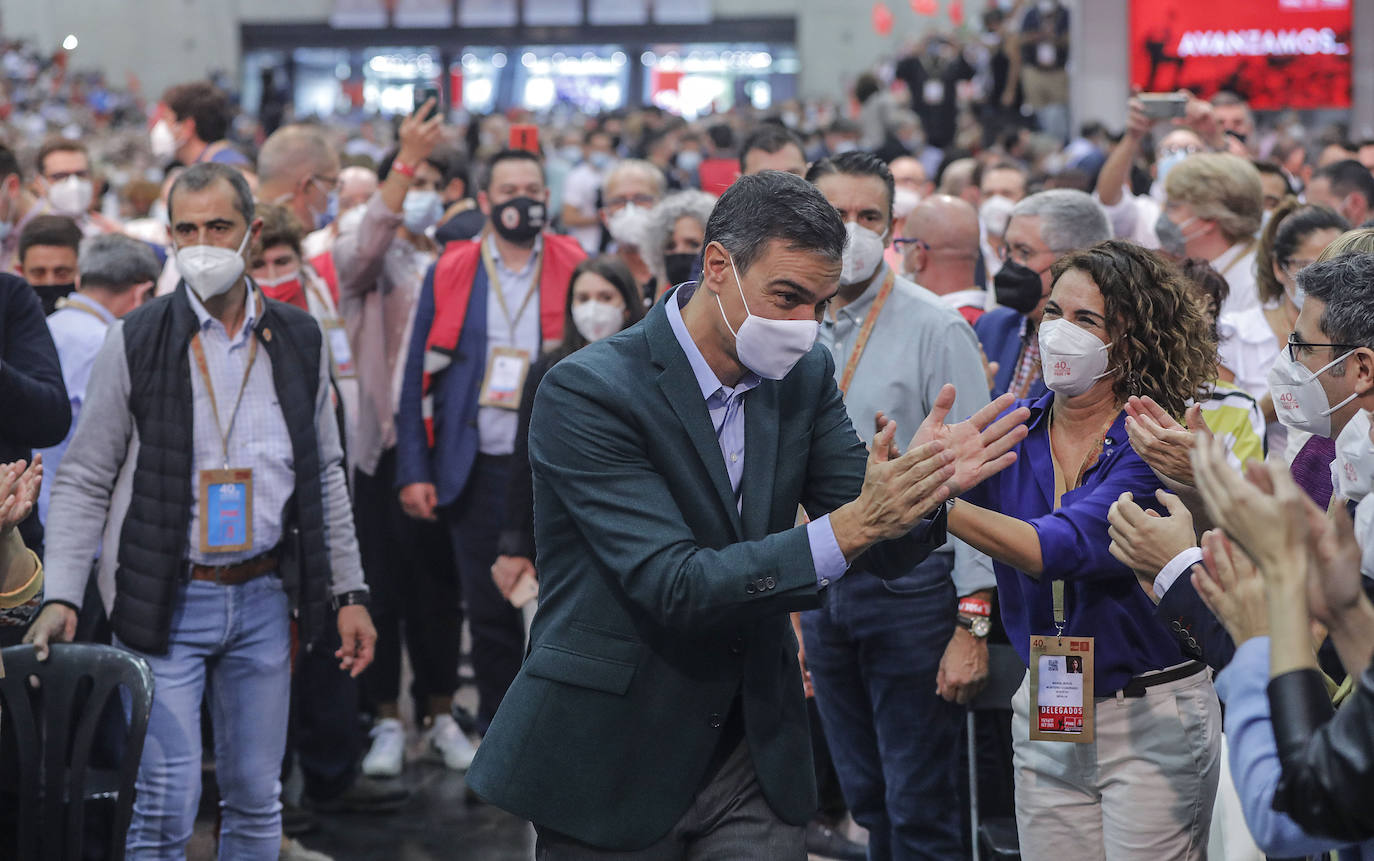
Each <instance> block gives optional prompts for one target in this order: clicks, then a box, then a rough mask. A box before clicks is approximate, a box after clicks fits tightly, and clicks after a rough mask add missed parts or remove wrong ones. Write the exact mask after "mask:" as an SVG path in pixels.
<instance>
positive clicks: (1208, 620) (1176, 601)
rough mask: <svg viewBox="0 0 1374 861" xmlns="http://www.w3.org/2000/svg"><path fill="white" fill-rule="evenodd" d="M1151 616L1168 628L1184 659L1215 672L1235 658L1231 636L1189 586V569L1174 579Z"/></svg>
mask: <svg viewBox="0 0 1374 861" xmlns="http://www.w3.org/2000/svg"><path fill="white" fill-rule="evenodd" d="M1155 616H1156V617H1157V618H1158V619H1159V621H1161V622H1163V623H1164V624H1165V625H1167V626H1168V627H1169V631H1170V632H1171V633H1172V634H1173V635H1174V638H1175V639H1176V640H1178V646H1179V650H1180V651H1181V652H1182V653H1183V655H1184V656H1185V657H1189V658H1192V659H1193V660H1195V661H1202V662H1204V663H1205V664H1207V666H1209V667H1211V668H1212V669H1214V670H1217V671H1218V672H1220V671H1221V669H1222V668H1223V667H1225V666H1226V665H1227V664H1229V663H1231V658H1233V657H1235V654H1236V644H1235V642H1233V641H1232V640H1231V635H1230V634H1228V633H1226V629H1225V628H1224V627H1222V624H1221V622H1220V620H1218V619H1217V617H1216V616H1214V615H1212V611H1211V610H1210V609H1208V607H1207V605H1206V604H1204V603H1203V601H1202V596H1201V595H1199V594H1198V593H1197V588H1196V587H1194V586H1193V569H1192V566H1189V568H1188V570H1187V571H1184V572H1183V573H1182V574H1180V575H1178V579H1177V580H1175V581H1174V582H1173V585H1171V586H1170V587H1169V590H1168V591H1167V592H1165V593H1164V597H1163V598H1161V599H1159V606H1158V607H1156V608H1155Z"/></svg>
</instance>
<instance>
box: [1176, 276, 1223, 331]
mask: <svg viewBox="0 0 1374 861" xmlns="http://www.w3.org/2000/svg"><path fill="white" fill-rule="evenodd" d="M1178 268H1179V271H1181V272H1182V273H1183V277H1184V279H1186V280H1187V281H1188V283H1189V284H1191V285H1192V286H1193V288H1194V290H1195V291H1196V293H1197V296H1198V298H1200V299H1202V300H1203V302H1204V305H1205V307H1206V309H1207V313H1208V314H1209V315H1211V317H1212V339H1213V340H1216V341H1220V340H1221V336H1220V334H1218V332H1217V319H1218V318H1219V317H1221V306H1222V305H1223V304H1225V302H1226V297H1227V296H1230V295H1231V285H1230V284H1227V283H1226V279H1225V278H1223V277H1222V275H1221V273H1220V272H1218V271H1217V270H1215V269H1213V268H1212V264H1211V263H1208V262H1207V261H1206V260H1203V259H1202V258H1201V257H1187V258H1185V259H1184V260H1183V261H1182V262H1180V263H1179V264H1178Z"/></svg>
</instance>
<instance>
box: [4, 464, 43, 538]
mask: <svg viewBox="0 0 1374 861" xmlns="http://www.w3.org/2000/svg"><path fill="white" fill-rule="evenodd" d="M42 484H43V455H41V454H36V455H34V456H33V462H32V463H26V462H25V461H22V460H17V461H15V462H14V463H7V464H5V465H4V466H0V535H6V536H7V535H9V532H10V530H12V529H14V528H15V527H16V526H18V525H19V524H20V523H22V522H24V520H25V519H26V518H27V517H28V516H29V514H31V513H32V512H33V507H34V506H35V505H37V504H38V489H39V487H41V486H42Z"/></svg>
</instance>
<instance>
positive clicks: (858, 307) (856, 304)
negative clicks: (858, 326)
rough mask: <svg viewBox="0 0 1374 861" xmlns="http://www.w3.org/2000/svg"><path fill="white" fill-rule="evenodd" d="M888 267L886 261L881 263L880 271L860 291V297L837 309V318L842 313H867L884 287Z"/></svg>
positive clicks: (855, 315) (856, 315) (860, 314)
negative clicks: (862, 290)
mask: <svg viewBox="0 0 1374 861" xmlns="http://www.w3.org/2000/svg"><path fill="white" fill-rule="evenodd" d="M887 268H888V266H887V262H886V261H884V262H883V263H881V264H879V266H878V271H877V272H874V273H873V280H872V281H869V282H868V286H867V287H865V288H864V292H862V293H860V294H859V297H858V298H857V299H855V300H854V301H853V302H850V303H849V304H848V305H845V306H844V307H843V308H841V309H839V310H838V311H836V312H835V318H836V319H839V316H840V315H841V314H847V315H849V316H850V317H862V316H863V315H864V314H867V313H868V309H869V306H871V305H872V304H873V303H874V301H876V300H877V298H878V291H879V290H881V289H882V286H883V281H885V280H886V279H887ZM832 301H833V300H832Z"/></svg>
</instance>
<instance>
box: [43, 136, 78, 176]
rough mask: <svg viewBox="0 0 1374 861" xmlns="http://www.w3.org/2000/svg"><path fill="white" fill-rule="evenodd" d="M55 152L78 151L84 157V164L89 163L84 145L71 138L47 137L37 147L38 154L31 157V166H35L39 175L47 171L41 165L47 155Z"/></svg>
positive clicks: (44, 174) (45, 173) (46, 158)
mask: <svg viewBox="0 0 1374 861" xmlns="http://www.w3.org/2000/svg"><path fill="white" fill-rule="evenodd" d="M55 152H78V153H81V154H82V155H84V156H85V157H86V166H87V167H89V166H90V163H91V154H90V152H89V151H88V150H87V149H86V145H85V144H83V143H81V142H80V141H74V140H72V139H71V138H56V137H54V138H48V139H47V140H45V141H43V145H42V146H40V147H39V148H38V155H36V156H34V158H33V166H34V167H35V168H37V170H38V175H39V176H46V175H47V173H48V172H47V171H46V170H45V169H44V167H43V165H44V163H45V162H46V161H47V160H48V156H50V155H52V154H53V153H55Z"/></svg>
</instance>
